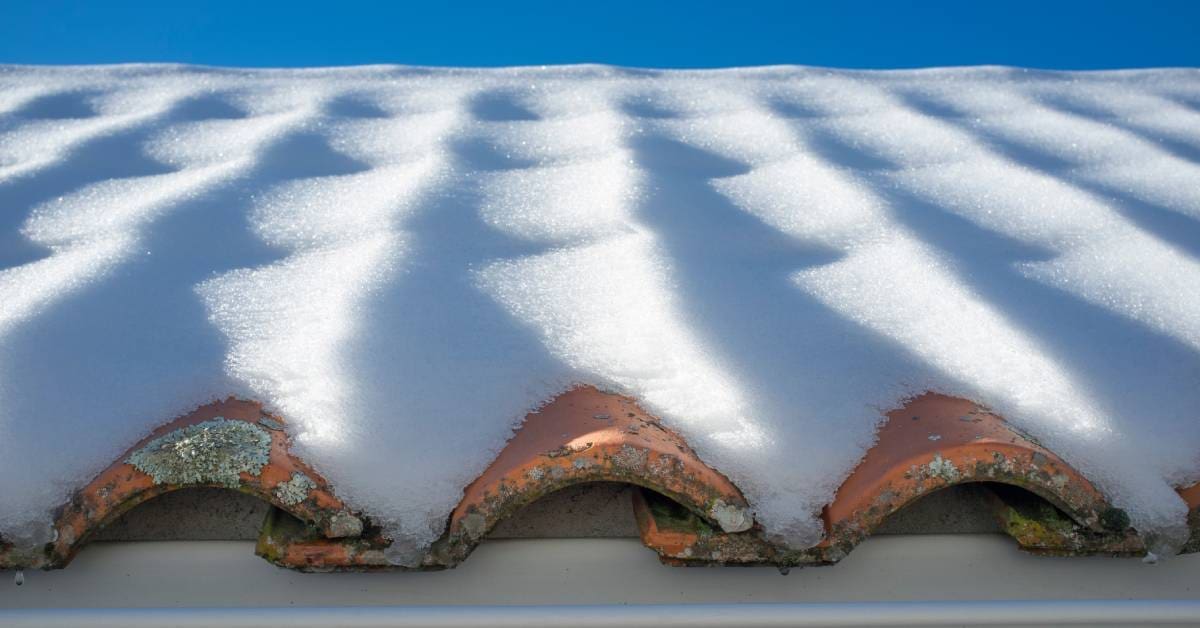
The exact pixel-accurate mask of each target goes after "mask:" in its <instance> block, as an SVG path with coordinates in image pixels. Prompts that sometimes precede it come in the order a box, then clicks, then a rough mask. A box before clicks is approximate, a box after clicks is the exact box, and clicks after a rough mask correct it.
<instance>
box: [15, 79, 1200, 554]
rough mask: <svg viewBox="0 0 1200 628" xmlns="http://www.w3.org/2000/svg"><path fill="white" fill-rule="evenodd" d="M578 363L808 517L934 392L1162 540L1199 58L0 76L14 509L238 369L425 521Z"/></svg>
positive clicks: (1197, 357)
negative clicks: (1122, 68)
mask: <svg viewBox="0 0 1200 628" xmlns="http://www.w3.org/2000/svg"><path fill="white" fill-rule="evenodd" d="M580 385H592V386H596V387H599V388H601V389H604V390H609V391H614V392H619V393H621V394H624V395H628V396H630V397H632V398H635V399H637V400H638V401H639V403H640V404H641V405H642V406H643V407H645V408H646V409H647V410H648V411H650V412H652V413H654V414H655V415H657V416H658V417H660V418H661V420H662V421H663V422H664V424H666V425H668V426H669V427H670V428H672V429H673V430H676V431H677V432H678V433H679V434H681V435H682V436H683V437H685V438H686V440H687V442H688V444H689V445H690V446H691V447H692V448H694V449H695V450H696V453H697V454H698V455H699V457H700V458H701V459H703V460H704V462H705V463H707V464H708V465H711V466H712V467H713V468H714V469H717V470H719V471H720V472H721V473H723V474H724V475H726V476H728V478H729V479H730V480H732V481H733V482H734V483H735V484H736V485H737V487H738V488H739V489H740V490H741V491H742V492H744V493H745V495H746V497H747V499H748V500H749V503H750V505H751V507H752V508H753V510H754V518H755V520H756V521H757V522H758V523H760V524H761V525H762V526H763V527H764V528H765V530H766V532H767V533H768V534H769V535H770V536H771V537H772V538H775V539H779V540H781V541H783V542H786V543H787V544H789V545H790V546H792V547H806V546H809V545H812V544H814V543H816V542H817V541H818V540H820V538H821V535H822V526H821V523H820V521H819V518H818V515H819V514H820V511H821V509H822V507H823V506H824V505H826V504H828V503H830V502H831V500H832V499H833V497H834V493H835V491H836V490H837V488H838V486H839V485H840V484H841V482H842V481H843V480H844V479H845V478H846V477H847V476H848V475H849V474H850V473H851V471H852V470H853V469H854V467H855V465H856V464H857V463H858V462H859V461H860V460H861V459H862V457H863V454H864V452H865V451H866V450H867V448H868V447H869V446H870V445H871V444H872V443H873V441H874V439H875V437H876V430H877V428H878V427H879V425H880V423H881V421H882V420H883V417H884V413H885V412H886V411H888V410H892V409H895V408H898V407H900V406H901V405H903V402H904V401H905V400H906V399H909V398H911V397H913V396H916V395H918V394H920V393H923V392H925V391H934V392H938V393H943V394H947V395H954V396H958V397H963V398H967V399H971V400H973V401H976V402H978V403H981V404H985V405H986V406H987V407H989V408H991V409H992V410H994V411H995V412H997V413H999V414H1002V415H1003V416H1004V417H1005V419H1007V420H1008V421H1009V422H1011V423H1012V424H1013V425H1014V426H1016V427H1018V428H1020V429H1021V430H1023V431H1024V432H1026V433H1028V434H1029V435H1030V436H1031V437H1032V438H1034V439H1036V442H1038V443H1040V444H1041V445H1044V446H1045V447H1047V448H1048V449H1049V450H1052V451H1054V452H1055V453H1057V454H1058V455H1059V456H1061V457H1062V458H1063V459H1064V460H1066V461H1067V462H1068V463H1070V464H1071V465H1073V466H1074V467H1075V468H1077V469H1079V470H1080V471H1081V472H1082V473H1083V474H1085V475H1086V476H1087V477H1088V479H1090V480H1091V481H1092V482H1094V483H1095V484H1096V485H1097V486H1098V487H1099V488H1100V489H1101V490H1102V491H1103V492H1104V493H1105V494H1106V495H1107V497H1108V499H1110V500H1111V501H1112V503H1114V504H1115V505H1117V506H1119V507H1121V508H1123V509H1125V510H1126V511H1127V512H1128V513H1129V515H1130V517H1131V518H1132V521H1133V524H1134V525H1135V527H1137V528H1138V529H1139V530H1140V531H1142V532H1143V533H1144V534H1146V535H1148V537H1149V538H1152V539H1156V542H1157V543H1159V545H1161V546H1162V547H1165V548H1172V547H1178V546H1179V544H1181V543H1182V542H1183V539H1184V538H1185V537H1186V535H1187V527H1186V522H1185V520H1186V515H1187V507H1186V506H1185V504H1184V502H1183V501H1182V500H1181V498H1180V497H1179V495H1178V494H1177V493H1176V488H1179V487H1182V486H1186V485H1189V484H1192V483H1195V482H1196V481H1198V480H1200V71H1196V70H1147V71H1128V72H1103V73H1047V72H1033V71H1024V70H1014V69H1005V68H969V69H945V70H922V71H902V72H842V71H829V70H822V69H810V68H791V67H787V68H761V69H746V70H723V71H674V72H667V71H646V70H630V69H619V68H608V67H591V66H581V67H567V68H517V69H502V70H449V69H426V68H400V67H371V68H348V69H327V70H220V69H209V68H193V67H178V66H113V67H65V68H35V67H3V68H0V496H2V497H0V536H3V537H4V538H5V539H6V540H9V541H11V542H15V543H17V544H34V543H41V542H45V541H46V540H47V539H48V538H49V536H50V529H51V527H50V524H51V522H52V520H53V516H54V512H55V511H56V509H58V508H60V507H61V506H62V505H63V504H64V503H65V502H66V501H67V500H68V499H70V496H71V495H72V493H73V492H74V491H76V490H77V489H79V488H80V487H81V486H82V485H83V484H85V483H87V482H88V481H90V480H91V479H92V478H93V477H95V476H96V474H97V473H98V472H99V471H100V470H101V469H103V468H105V466H106V465H108V464H109V463H111V462H112V461H113V460H114V459H115V458H116V457H117V456H119V455H121V454H122V452H123V451H125V450H126V449H127V448H129V447H130V446H131V445H133V444H134V443H136V442H138V441H139V440H140V439H142V438H144V437H146V435H147V434H150V433H151V431H152V430H153V429H155V428H157V427H158V426H160V425H162V424H163V423H164V422H166V421H167V420H170V419H171V418H172V417H176V416H181V415H184V414H186V413H188V412H190V411H192V410H194V409H195V408H197V407H198V406H201V405H203V404H205V403H207V402H210V401H213V400H219V399H225V398H227V397H229V396H234V397H238V398H243V399H252V400H255V401H258V402H262V403H263V404H265V405H266V407H267V408H268V409H270V410H271V411H273V412H276V413H278V414H279V415H280V416H283V417H286V418H287V420H288V426H289V427H288V429H289V430H290V434H291V437H292V442H293V445H292V446H293V448H294V450H295V451H296V452H297V453H298V455H300V456H301V457H302V458H303V459H304V460H306V461H307V463H308V464H311V465H312V467H313V468H315V469H317V470H318V471H319V472H320V473H321V474H322V475H323V476H324V477H325V478H328V480H329V482H330V485H331V487H332V489H333V490H334V491H335V492H336V493H337V495H338V497H339V498H340V499H342V500H345V502H346V503H347V504H348V505H349V506H350V507H352V508H353V509H355V510H357V511H361V512H363V513H364V514H366V515H367V516H368V517H369V518H370V519H371V520H372V521H374V522H376V523H378V524H380V525H381V526H382V528H383V530H384V531H385V532H386V534H387V535H388V536H389V537H391V538H393V539H397V540H399V541H402V543H400V544H402V545H404V546H405V547H411V548H417V549H421V548H424V547H427V546H428V544H429V543H430V542H432V541H433V540H434V539H436V538H437V537H438V536H439V535H440V534H441V533H442V532H443V530H444V528H445V522H446V519H447V516H448V515H449V513H450V512H451V510H452V509H453V508H454V507H455V505H456V504H457V503H458V502H459V500H460V498H461V497H462V494H463V493H462V491H463V488H464V487H465V486H466V485H468V484H469V483H471V481H472V480H473V479H474V478H476V477H477V476H478V475H479V474H480V473H481V472H482V471H483V470H484V468H485V467H486V466H487V465H488V463H489V462H490V461H491V460H492V459H493V458H494V457H495V456H496V453H497V452H498V451H499V450H500V448H501V447H502V446H503V445H504V444H505V442H506V440H507V439H508V438H509V437H510V436H511V434H512V430H513V428H514V427H516V426H517V425H518V424H519V423H520V422H521V421H522V419H523V418H524V417H525V416H526V415H527V414H528V413H529V412H531V411H534V410H536V409H537V408H539V407H540V406H541V405H542V404H544V403H546V402H547V401H548V400H550V399H552V398H554V397H556V396H557V395H559V394H560V393H562V392H564V391H566V390H569V389H572V388H575V387H577V386H580ZM935 436H937V435H936V434H931V435H930V438H931V439H933V438H934V437H935ZM244 462H245V464H247V465H253V464H255V461H254V460H247V461H244ZM131 464H132V461H131ZM260 466H261V465H260ZM234 474H235V475H236V471H235V472H234Z"/></svg>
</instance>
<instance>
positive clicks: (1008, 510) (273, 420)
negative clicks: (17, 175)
mask: <svg viewBox="0 0 1200 628" xmlns="http://www.w3.org/2000/svg"><path fill="white" fill-rule="evenodd" d="M284 425H285V424H284V421H283V419H282V418H280V417H276V416H271V415H268V414H266V413H264V412H263V411H262V408H261V406H260V405H258V404H256V403H253V402H249V401H238V400H234V399H230V400H226V401H223V402H219V403H214V404H210V405H206V406H204V407H201V408H199V409H197V410H196V411H194V412H192V413H190V414H188V415H186V416H184V417H181V418H179V419H176V420H174V421H172V422H170V423H168V424H167V425H164V426H163V427H162V428H160V429H158V430H156V431H155V432H154V433H152V434H150V435H149V436H147V437H146V438H144V439H143V440H142V441H140V442H139V443H137V444H136V445H135V446H133V447H132V448H130V449H129V450H128V451H127V452H126V453H125V454H124V455H122V456H121V457H120V458H119V459H118V460H117V461H116V462H114V463H113V464H112V465H111V466H110V467H109V468H107V469H106V470H104V471H103V472H102V473H100V474H99V475H98V476H97V477H96V478H95V479H94V480H93V481H92V482H91V483H89V484H88V485H87V486H86V487H84V488H83V489H82V490H80V491H79V492H78V493H77V494H76V496H75V498H74V499H73V500H72V501H71V503H70V504H68V505H67V506H66V507H65V508H64V509H63V511H62V513H61V514H60V516H59V518H58V520H57V524H56V530H57V539H56V540H55V541H54V542H53V543H51V544H49V545H47V546H46V548H45V549H44V550H43V551H39V552H33V553H19V552H17V551H16V550H15V549H14V548H12V547H11V546H3V545H0V567H5V568H25V567H44V568H57V567H63V566H65V565H66V564H67V563H68V562H69V561H70V560H71V558H72V557H73V556H74V554H75V553H76V552H77V551H78V550H79V548H80V547H81V546H82V545H83V544H84V543H86V542H87V541H88V539H89V537H91V536H92V535H93V533H94V532H95V531H96V530H98V529H100V528H102V527H103V526H105V525H107V524H109V523H111V522H112V521H114V520H115V519H116V518H117V517H118V516H120V515H121V514H122V513H123V512H125V511H127V510H129V509H130V508H133V507H134V506H136V505H137V504H139V503H142V502H144V501H146V500H149V499H153V498H155V497H157V496H159V495H162V494H164V493H167V492H169V491H173V490H177V489H182V488H189V487H197V486H217V487H225V488H231V489H234V490H238V491H242V492H245V493H249V494H251V495H254V496H256V497H258V498H259V499H262V500H264V501H266V502H269V503H271V504H272V505H273V506H274V508H272V510H271V512H270V514H269V515H268V516H267V519H266V521H265V522H264V524H263V527H262V531H261V534H260V538H259V542H258V546H257V550H256V551H257V553H258V554H260V555H261V556H263V557H264V558H266V559H267V560H270V561H271V562H273V563H275V564H278V565H280V566H284V567H289V568H293V569H299V570H304V571H331V570H374V569H392V568H397V567H396V566H395V565H393V564H391V562H389V560H388V554H389V544H390V541H389V540H388V539H386V538H385V537H384V536H383V535H382V534H381V533H380V530H379V529H378V528H377V527H375V526H373V525H372V524H371V522H370V521H369V520H366V519H364V518H361V517H359V516H358V515H356V514H355V513H352V512H350V511H349V510H348V509H347V508H346V506H345V505H344V504H343V503H342V502H341V501H340V500H339V499H338V498H337V497H336V495H335V494H334V492H333V491H332V490H331V488H330V487H329V486H328V485H327V483H326V481H325V480H324V479H323V478H322V477H321V476H320V475H319V474H318V473H316V472H315V471H314V470H313V469H311V468H310V467H309V466H307V465H306V464H304V462H303V461H301V460H299V459H297V458H296V457H295V456H294V455H293V454H292V453H291V451H290V448H289V441H288V437H287V435H286V432H285V431H284V429H283V428H284ZM591 482H621V483H627V484H632V485H636V486H638V487H641V490H636V491H634V492H633V499H634V512H635V515H636V518H637V523H638V528H639V531H640V535H641V538H642V541H643V543H644V544H645V545H646V546H647V547H649V548H651V549H653V550H654V551H656V552H657V553H658V554H659V556H660V558H661V559H662V560H663V561H664V562H666V563H670V564H681V565H695V564H771V565H776V566H779V567H784V568H786V567H790V566H795V565H816V564H829V563H834V562H837V561H838V560H840V559H841V558H843V557H844V556H845V555H846V554H847V553H848V552H850V551H851V550H852V549H853V548H854V546H855V545H857V544H858V543H859V542H861V541H862V540H863V539H864V538H866V537H867V536H869V535H870V534H872V533H873V532H874V531H875V530H877V529H878V528H879V526H880V525H881V524H882V522H883V521H884V520H885V519H887V518H888V517H890V516H891V515H893V514H894V513H896V512H897V511H899V510H901V509H903V508H904V507H905V506H907V505H909V504H911V503H913V502H914V501H916V500H918V499H920V498H922V497H923V496H926V495H929V494H930V493H933V492H936V491H939V490H942V489H945V488H947V487H950V486H954V485H958V484H964V483H986V484H985V485H986V486H988V487H990V490H989V491H988V495H989V502H990V504H991V507H992V510H993V513H994V514H995V516H996V517H997V518H998V520H999V522H1000V524H1001V527H1002V529H1003V530H1005V531H1006V532H1007V533H1008V534H1009V535H1010V536H1012V537H1013V538H1014V539H1016V540H1017V542H1018V544H1019V545H1020V547H1021V548H1022V549H1025V550H1027V551H1033V552H1038V553H1052V554H1125V555H1128V554H1135V555H1138V554H1142V553H1144V552H1145V548H1144V545H1143V542H1142V539H1140V538H1139V537H1138V535H1137V532H1136V531H1135V530H1133V529H1132V528H1131V527H1130V526H1129V519H1128V517H1127V516H1126V515H1125V513H1124V512H1122V511H1121V510H1119V509H1117V508H1114V507H1112V506H1111V505H1110V504H1109V503H1108V502H1107V500H1106V499H1105V498H1104V496H1103V495H1102V494H1101V493H1100V491H1098V490H1097V489H1096V488H1095V487H1094V486H1093V485H1092V484H1091V483H1090V482H1089V481H1088V480H1087V479H1086V478H1084V477H1083V476H1082V475H1081V474H1080V473H1078V472H1077V471H1076V470H1075V469H1073V468H1072V467H1071V466H1070V465H1068V464H1067V463H1066V462H1064V461H1063V460H1062V459H1061V458H1059V457H1058V456H1056V455H1055V454H1054V453H1053V452H1051V451H1049V450H1047V449H1046V448H1044V447H1042V446H1041V445H1040V444H1038V443H1037V442H1035V441H1033V440H1032V439H1030V438H1029V437H1028V436H1025V435H1023V434H1022V433H1021V432H1019V431H1018V430H1016V429H1015V428H1014V427H1013V426H1011V425H1009V424H1008V423H1007V422H1005V421H1004V420H1003V419H1002V418H1001V417H999V416H997V415H996V414H994V413H992V412H991V411H989V410H988V409H986V408H983V407H981V406H979V405H976V404H974V403H971V402H970V401H966V400H963V399H956V398H952V397H947V396H943V395H938V394H932V393H929V394H925V395H922V396H920V397H917V398H915V399H912V400H911V401H909V402H908V403H907V404H905V405H904V406H903V407H901V408H899V409H897V410H894V411H892V412H889V413H888V418H887V421H886V423H885V424H884V425H883V426H882V427H881V428H880V430H879V434H878V442H877V443H876V445H875V446H874V447H872V448H871V449H870V450H869V451H868V452H867V454H866V456H865V457H864V459H863V460H862V461H861V462H860V463H859V465H858V466H857V467H856V468H855V470H854V471H853V472H852V473H851V474H850V476H849V477H848V478H846V480H845V482H844V483H843V484H842V486H841V487H840V489H839V490H838V492H837V496H836V498H835V499H834V501H833V503H831V504H829V505H828V506H827V507H826V508H825V511H824V513H823V519H824V521H825V525H826V539H825V540H824V541H823V542H822V543H821V544H819V545H817V546H816V547H813V548H809V549H804V550H793V549H790V548H787V547H784V546H782V545H778V544H775V543H773V542H772V539H770V538H768V537H767V536H766V535H765V534H764V533H763V531H762V528H761V527H760V526H758V525H757V524H755V522H754V520H753V516H752V513H751V511H750V508H749V506H748V504H747V502H746V499H745V497H744V496H743V495H742V493H741V492H740V491H739V490H738V488H737V487H736V486H734V485H733V483H732V482H730V481H729V479H728V478H726V477H725V476H724V475H722V474H721V473H719V472H718V471H717V470H715V469H713V468H711V467H709V466H707V465H706V464H704V463H703V462H702V461H701V460H700V459H699V457H698V456H697V455H696V453H695V452H694V451H693V450H692V449H691V448H690V447H689V446H688V445H687V443H685V442H684V441H683V439H682V438H680V437H679V435H677V434H676V433H674V432H673V431H671V430H670V429H668V428H666V427H665V426H663V425H662V424H660V423H659V421H658V420H657V419H656V418H655V417H653V416H651V415H650V414H648V413H646V412H645V411H644V410H643V409H641V408H640V407H639V406H638V404H637V403H636V402H635V401H634V400H632V399H629V398H627V397H623V396H620V395H616V394H610V393H605V392H601V391H599V390H597V389H595V388H591V387H581V388H577V389H575V390H572V391H569V392H567V393H564V394H563V395H561V396H559V397H557V398H556V399H554V400H553V401H551V402H550V403H548V404H546V405H545V406H544V407H543V408H541V409H540V410H538V411H535V412H532V413H530V414H529V415H528V416H527V417H526V420H525V422H524V423H523V424H522V426H521V427H520V428H519V429H518V430H517V431H516V432H515V434H514V435H513V437H512V439H511V440H510V441H509V442H508V444H507V445H506V446H505V447H504V449H503V450H502V451H501V452H500V454H499V455H498V456H497V457H496V459H495V460H494V461H493V462H492V464H491V465H490V466H489V467H488V468H487V469H486V470H485V471H484V473H483V474H482V475H480V476H479V477H478V478H477V479H476V480H475V481H474V482H472V483H471V484H470V485H469V486H467V487H466V488H465V489H464V492H463V498H462V501H461V502H460V503H459V505H458V507H457V508H455V510H454V511H453V513H452V515H451V516H450V518H449V520H448V522H447V527H446V532H445V534H444V535H443V536H442V537H441V538H440V539H439V540H438V541H437V542H436V543H435V544H434V545H433V547H432V548H431V549H430V550H429V551H428V552H427V553H425V554H424V556H423V558H422V559H421V560H420V563H419V565H418V566H417V567H416V568H419V569H439V568H445V567H451V566H454V565H456V564H458V563H459V562H461V561H463V560H464V559H466V558H467V556H468V555H469V554H470V553H471V551H472V550H473V549H474V548H475V546H476V545H478V544H479V542H480V541H481V540H482V539H483V538H484V536H485V535H486V534H487V533H488V531H489V530H491V529H492V528H493V527H494V526H495V525H496V524H497V523H498V522H500V521H501V520H503V519H506V518H508V517H510V516H511V515H513V514H514V513H515V512H517V511H518V510H519V509H521V508H522V507H524V506H526V505H528V504H530V503H532V502H534V501H535V500H537V499H539V498H541V497H543V496H545V495H547V494H550V493H552V492H555V491H558V490H560V489H563V488H566V487H570V486H575V485H580V484H586V483H591ZM1180 495H1181V496H1182V497H1183V499H1184V500H1185V502H1187V504H1188V506H1189V508H1190V512H1191V516H1190V519H1189V523H1190V525H1191V527H1192V539H1191V541H1190V542H1189V543H1188V545H1187V547H1186V548H1185V551H1193V552H1194V551H1198V550H1200V541H1198V539H1200V484H1196V485H1193V486H1190V487H1187V488H1183V489H1180Z"/></svg>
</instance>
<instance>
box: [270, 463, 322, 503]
mask: <svg viewBox="0 0 1200 628" xmlns="http://www.w3.org/2000/svg"><path fill="white" fill-rule="evenodd" d="M314 488H317V483H316V482H313V481H312V478H310V477H308V476H307V475H304V474H303V473H301V472H299V471H296V472H295V473H293V474H292V479H290V480H288V481H287V482H280V483H279V484H278V485H277V486H276V487H275V498H276V499H278V500H279V501H280V502H282V503H284V504H287V505H288V506H295V505H296V504H299V503H300V502H302V501H304V500H305V499H307V498H308V492H309V491H311V490H313V489H314Z"/></svg>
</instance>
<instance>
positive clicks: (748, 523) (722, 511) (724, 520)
mask: <svg viewBox="0 0 1200 628" xmlns="http://www.w3.org/2000/svg"><path fill="white" fill-rule="evenodd" d="M708 515H709V516H710V517H712V519H713V521H716V522H717V525H719V526H721V529H722V530H724V531H725V532H745V531H746V530H749V529H750V528H751V527H753V526H754V514H753V513H751V512H750V511H749V510H748V509H746V508H743V507H741V506H738V505H736V504H728V503H725V500H723V499H718V500H716V501H715V502H713V505H712V507H711V508H710V509H709V511H708Z"/></svg>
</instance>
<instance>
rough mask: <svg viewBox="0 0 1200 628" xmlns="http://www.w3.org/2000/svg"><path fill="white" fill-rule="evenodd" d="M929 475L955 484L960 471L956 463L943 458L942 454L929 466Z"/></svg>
mask: <svg viewBox="0 0 1200 628" xmlns="http://www.w3.org/2000/svg"><path fill="white" fill-rule="evenodd" d="M927 468H928V469H929V475H930V476H931V477H935V478H942V479H943V480H946V481H947V482H951V483H953V482H955V481H957V480H958V476H959V471H958V467H956V466H954V463H953V462H951V461H949V460H946V459H945V458H943V457H942V454H937V455H935V456H934V457H933V460H931V461H929V464H928V465H927Z"/></svg>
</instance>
